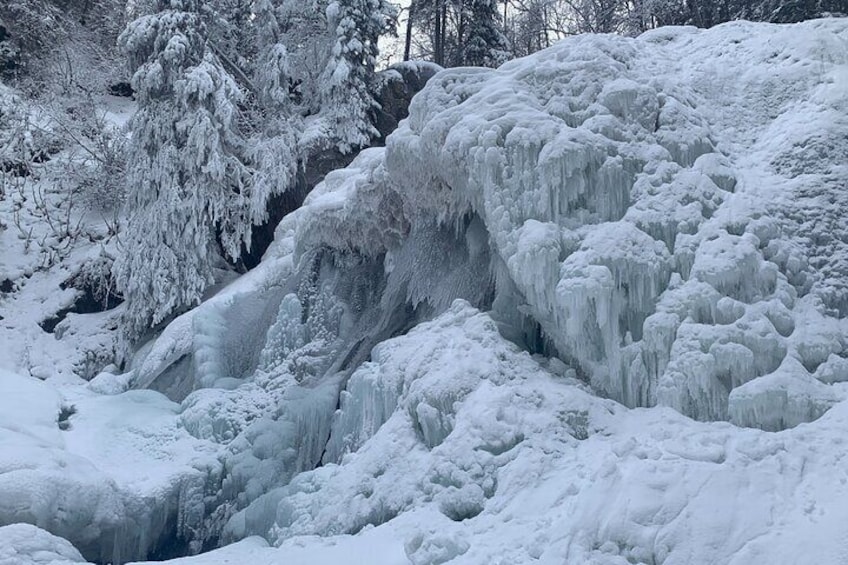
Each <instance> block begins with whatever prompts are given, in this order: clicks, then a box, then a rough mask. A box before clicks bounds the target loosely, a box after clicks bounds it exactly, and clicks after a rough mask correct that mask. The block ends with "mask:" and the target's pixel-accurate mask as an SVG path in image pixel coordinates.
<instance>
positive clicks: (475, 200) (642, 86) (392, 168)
mask: <svg viewBox="0 0 848 565" xmlns="http://www.w3.org/2000/svg"><path fill="white" fill-rule="evenodd" d="M805 25H806V26H807V28H809V29H806V28H805V29H806V31H800V28H798V29H796V30H791V31H790V30H788V29H780V28H773V29H770V30H768V31H767V32H765V33H767V34H769V35H770V37H771V36H773V37H772V40H773V41H775V42H778V43H780V42H781V41H782V40H785V41H786V43H787V45H790V47H786V48H784V51H783V55H782V56H778V55H777V54H775V53H769V52H768V48H765V47H763V43H762V41H761V40H760V39H757V38H754V35H755V34H748V33H746V29H747V28H746V27H745V26H746V24H732V25H728V26H724V29H723V30H722V32H715V34H714V35H715V37H712V36H710V34H709V33H695V32H694V30H688V29H678V30H661V31H657V32H653V33H648V34H646V35H645V36H643V37H641V38H638V39H636V40H631V39H625V38H615V37H597V36H585V37H578V38H574V39H573V40H569V41H565V42H563V43H561V44H559V45H558V46H555V47H553V48H551V49H548V50H547V51H544V52H541V53H538V54H535V55H533V56H531V57H529V58H527V59H524V60H519V61H513V62H511V63H508V64H506V65H504V66H503V67H501V68H500V69H498V70H495V71H490V70H480V69H475V70H467V69H459V70H448V71H445V72H443V73H441V74H439V75H438V76H437V77H436V78H435V79H434V80H433V81H431V83H430V84H429V85H428V87H427V88H426V89H424V91H423V92H422V93H421V94H420V95H419V96H418V97H416V99H415V100H414V102H413V104H412V106H411V108H410V118H409V119H408V120H407V121H406V122H404V123H403V124H402V125H401V127H400V128H399V130H398V131H396V132H395V133H394V134H393V135H392V136H391V138H390V139H389V141H388V144H387V151H386V157H385V168H386V174H385V175H383V176H382V177H381V178H380V179H375V180H374V183H375V184H377V185H379V184H381V183H382V184H385V188H384V189H383V190H384V191H385V192H389V193H390V192H392V191H396V192H397V193H398V194H399V195H400V198H401V199H402V201H403V212H404V214H405V216H406V217H408V218H410V222H411V223H413V225H414V224H416V223H417V222H420V221H421V218H425V219H427V218H435V219H437V220H438V221H440V222H444V223H446V224H451V223H452V222H455V221H456V218H459V217H462V216H464V215H467V214H469V213H473V214H475V215H476V216H477V217H479V218H480V219H481V221H482V223H483V224H484V225H485V228H486V231H487V233H488V234H490V237H489V245H490V246H491V254H492V256H493V257H495V258H496V259H495V263H496V264H497V265H500V266H502V267H503V268H501V269H500V270H497V273H498V275H499V276H500V277H502V278H503V277H508V278H509V281H502V280H499V281H498V283H499V284H498V289H499V292H510V293H512V295H511V296H509V297H503V296H499V297H497V298H496V299H495V312H494V315H495V317H496V318H497V319H500V320H510V319H514V315H513V314H512V313H511V312H509V310H515V309H517V308H521V309H522V311H523V312H524V313H527V314H529V315H530V316H531V317H532V318H533V319H534V320H535V321H536V322H537V323H538V324H539V325H540V326H541V328H542V330H543V332H544V334H545V336H546V337H547V339H549V340H550V341H551V342H552V343H553V345H554V346H555V348H556V350H557V351H558V354H559V355H560V356H561V357H562V358H563V359H565V360H568V361H570V362H573V363H575V364H576V365H577V366H578V367H579V369H580V370H581V371H582V372H583V373H584V374H585V375H586V376H587V377H588V379H589V380H590V382H591V383H592V385H593V387H594V388H595V389H596V390H597V391H599V392H601V393H602V394H604V395H607V396H609V397H611V398H613V399H615V400H618V401H620V402H622V403H624V404H626V405H628V406H652V405H655V404H658V403H659V404H666V405H670V406H672V407H674V408H676V409H678V410H680V411H681V412H683V413H684V414H687V415H689V416H692V417H694V418H697V419H703V420H726V419H731V420H732V421H734V422H737V423H739V424H742V425H749V426H762V427H764V428H766V429H774V428H775V425H776V424H775V422H783V424H781V425H779V426H778V427H785V426H789V425H794V424H797V423H798V422H800V421H808V420H809V419H811V418H815V417H817V415H819V414H820V413H821V411H822V410H821V409H817V410H808V411H803V410H802V411H801V412H803V413H804V414H806V415H805V416H801V415H799V414H800V412H797V411H796V412H794V415H793V416H787V418H785V419H783V418H782V417H780V416H774V415H773V416H772V417H765V416H763V417H762V418H761V417H758V416H751V413H749V414H748V416H746V417H741V416H739V414H738V409H739V408H738V402H736V403H735V405H736V408H735V409H734V412H733V413H734V414H736V416H731V415H730V414H729V412H728V399H729V397H730V396H731V391H733V390H734V389H735V388H736V387H739V386H741V385H743V384H745V383H747V382H749V381H752V380H756V379H758V378H761V377H762V378H764V380H763V381H762V383H763V384H758V385H757V386H758V387H766V388H768V387H767V386H766V384H765V383H768V382H775V383H776V382H778V380H780V379H779V378H778V377H775V378H774V379H772V378H771V377H770V375H776V372H777V371H778V368H779V367H781V366H782V365H783V364H784V361H785V360H786V359H797V360H798V361H799V362H800V364H801V365H802V366H803V369H801V370H802V371H803V372H805V373H806V375H807V377H809V378H812V379H815V378H816V377H815V376H814V375H816V374H817V373H816V370H817V368H818V366H819V364H821V363H824V362H825V360H826V359H828V356H829V355H833V356H834V360H833V361H832V362H831V363H832V366H833V367H836V366H837V365H838V366H841V365H840V361H838V360H837V359H845V358H846V357H848V350H846V348H845V336H846V322H845V320H844V319H841V317H842V316H844V314H845V312H844V308H843V307H842V303H841V302H840V300H841V299H840V298H839V296H841V294H840V293H841V292H842V291H841V290H839V289H840V288H842V286H841V283H840V282H839V280H838V277H836V276H835V273H838V272H841V270H840V269H842V266H844V262H845V257H846V256H848V237H845V234H844V233H843V232H844V230H842V229H841V228H839V229H838V230H837V232H836V233H834V234H831V233H827V235H825V233H826V232H825V231H822V232H816V231H815V227H814V226H812V225H811V221H810V220H809V219H807V220H802V221H803V222H804V223H801V224H800V225H799V224H796V223H794V222H793V221H792V219H793V218H794V217H797V216H798V212H797V210H796V204H795V203H796V202H797V201H798V200H799V199H801V200H802V201H803V207H804V208H805V209H810V207H812V206H814V204H813V203H814V202H818V203H820V204H821V205H822V209H821V210H820V211H819V213H820V215H821V216H822V219H821V220H820V221H819V222H818V223H819V224H820V225H822V226H824V225H825V224H828V222H830V223H833V222H834V221H836V216H833V214H834V213H836V214H838V212H836V210H835V208H834V207H831V205H829V204H826V201H827V200H830V201H833V200H834V199H836V200H837V201H838V199H839V198H841V196H840V195H841V191H840V190H839V188H838V186H839V184H840V182H844V181H845V180H848V173H846V170H845V168H844V164H841V163H837V161H839V159H837V158H835V154H834V151H836V149H835V147H836V145H839V144H840V143H841V142H840V141H839V139H840V138H843V137H844V132H845V126H846V125H848V124H846V120H845V116H844V112H843V113H842V114H840V113H839V112H840V111H842V110H844V109H845V108H846V107H848V89H842V90H837V89H836V88H834V87H833V86H832V84H833V83H834V81H835V82H836V83H844V72H845V71H844V69H845V65H846V62H848V57H846V56H845V55H844V50H838V49H835V47H834V45H835V44H838V43H839V42H840V41H845V39H846V31H845V26H844V25H842V24H840V23H834V22H829V21H822V22H814V23H810V24H805ZM720 33H721V34H720ZM801 33H808V34H810V36H811V37H812V36H815V37H819V38H820V41H818V42H816V41H806V40H804V39H801V40H797V38H796V37H795V36H794V34H801ZM717 43H720V44H721V47H716V46H715V44H717ZM831 43H834V45H830V44H831ZM828 46H831V47H834V49H835V51H834V53H836V52H837V51H838V52H839V54H838V55H837V54H834V55H832V56H831V55H827V53H831V51H830V50H829V49H828ZM701 50H707V51H709V52H710V53H711V54H712V55H713V56H714V59H713V60H704V61H699V59H698V56H699V52H700V51H701ZM833 57H836V59H835V60H834V59H833ZM758 60H762V63H759V62H757V61H758ZM758 64H762V65H763V66H764V67H765V66H767V67H768V71H767V72H766V71H763V72H762V73H760V72H757V65H758ZM716 66H721V70H717V69H716ZM814 68H815V69H816V70H814ZM774 77H781V79H780V81H779V82H780V83H781V85H782V86H781V87H780V90H775V86H774V85H775V84H776V82H775V81H776V80H777V79H775V78H774ZM731 81H732V82H731ZM717 83H718V84H724V85H725V86H724V87H719V86H717ZM784 83H785V84H784ZM809 99H813V100H815V101H816V102H815V104H810V103H809V102H808V100H809ZM807 113H810V114H811V117H812V118H814V119H815V122H816V123H819V122H820V121H821V120H822V119H823V115H824V116H827V117H828V119H830V120H832V122H831V125H829V126H828V131H829V132H831V133H832V134H833V136H832V138H828V139H827V140H825V138H826V136H825V138H822V136H817V137H816V139H817V140H818V142H817V143H818V145H817V147H819V146H820V150H816V151H813V150H810V151H804V150H802V149H803V147H805V146H807V144H808V141H809V140H808V139H807V138H808V137H809V136H810V135H812V133H811V132H810V130H809V128H808V127H802V128H798V130H797V131H796V128H795V126H794V124H796V123H798V122H804V121H807ZM733 114H736V116H737V118H736V119H738V120H744V121H745V125H744V131H743V126H742V125H741V124H740V123H738V122H733V121H732V120H733V119H734V118H733V117H731V115H733ZM833 123H835V124H839V125H838V126H834V125H832V124H833ZM837 127H841V128H842V129H840V130H839V131H841V132H842V134H841V135H840V134H839V133H838V132H837V131H836V129H835V128H837ZM775 130H778V131H779V134H778V133H777V132H776V131H775ZM843 145H844V144H843ZM766 147H767V148H768V149H766ZM825 149H826V150H825ZM772 151H780V152H781V155H782V157H780V160H779V163H778V165H779V166H778V165H774V163H773V161H774V159H772V160H769V159H766V158H765V155H764V153H766V152H772ZM787 152H788V153H787ZM789 161H791V162H792V163H794V165H793V166H792V167H790V166H789V165H788V164H787V163H788V162H789ZM793 167H794V168H793ZM802 172H803V173H804V174H803V175H802V174H801V173H802ZM834 179H836V180H834ZM839 179H842V180H841V181H840V180H839ZM367 190H369V191H372V192H373V191H374V190H375V188H374V187H373V186H372V187H371V188H368V189H367ZM378 192H379V191H378ZM811 194H816V195H818V196H817V198H818V199H817V200H814V199H813V197H812V196H811ZM805 213H806V212H805ZM831 217H832V218H833V219H830V218H831ZM811 238H813V239H815V238H819V239H820V238H826V239H827V241H828V242H829V245H831V247H832V249H833V251H834V253H836V256H834V257H829V258H823V257H821V256H820V250H815V244H814V243H813V242H812V241H811ZM811 255H814V256H815V259H814V258H813V257H812V256H811ZM493 270H494V269H493ZM504 289H509V290H508V291H506V290H504ZM499 310H500V311H499ZM813 326H816V327H819V328H830V329H822V331H821V335H812V334H811V332H810V331H809V330H808V329H809V328H811V327H813ZM825 334H827V335H825ZM796 372H797V371H793V373H796ZM823 374H824V372H822V373H818V375H819V378H820V377H821V376H822V375H823ZM827 374H828V375H830V373H827ZM766 377H768V378H766ZM829 380H830V381H831V382H832V380H833V378H832V377H830V376H827V377H825V378H824V381H825V382H827V381H829ZM779 388H780V390H782V391H784V392H783V393H782V394H786V395H788V396H790V397H792V396H793V395H794V394H795V393H796V392H797V393H798V394H800V395H801V397H800V398H799V399H797V400H798V402H801V403H803V402H805V401H804V400H803V399H804V398H807V396H808V394H809V391H807V392H801V391H800V389H796V388H795V387H789V388H788V389H787V388H786V387H779ZM825 388H826V387H825ZM787 391H788V392H787ZM736 396H737V397H738V398H740V399H741V398H742V395H741V392H740V394H737V395H736ZM818 396H823V397H828V396H829V393H828V392H826V391H822V392H821V394H820V395H818ZM758 397H759V398H771V396H769V395H766V396H762V395H760V396H758ZM745 398H748V396H745ZM787 402H788V403H787ZM787 402H776V403H774V404H772V405H770V406H771V409H773V410H774V411H776V412H778V413H780V412H782V411H784V410H790V408H788V406H789V405H790V404H793V402H794V401H787ZM816 402H818V401H816ZM817 405H818V406H822V407H824V406H828V405H829V403H828V402H827V401H826V400H823V399H822V400H821V403H819V404H817ZM761 412H762V411H761V410H760V411H757V413H758V414H760V413H761Z"/></svg>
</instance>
